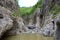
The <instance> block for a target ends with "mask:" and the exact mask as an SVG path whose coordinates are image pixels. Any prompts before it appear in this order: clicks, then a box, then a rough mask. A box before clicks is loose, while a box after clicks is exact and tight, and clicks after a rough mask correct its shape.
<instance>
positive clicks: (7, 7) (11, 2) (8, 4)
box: [0, 0, 18, 37]
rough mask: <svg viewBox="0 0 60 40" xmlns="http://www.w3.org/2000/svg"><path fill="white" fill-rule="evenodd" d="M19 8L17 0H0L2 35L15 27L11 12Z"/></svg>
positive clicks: (0, 32)
mask: <svg viewBox="0 0 60 40" xmlns="http://www.w3.org/2000/svg"><path fill="white" fill-rule="evenodd" d="M17 9H18V6H17V3H16V0H0V37H1V36H2V35H3V34H4V33H5V32H6V31H7V30H10V29H11V28H12V27H13V20H12V19H11V14H12V13H13V12H14V11H16V10H17Z"/></svg>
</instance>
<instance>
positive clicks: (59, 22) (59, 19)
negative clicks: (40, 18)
mask: <svg viewBox="0 0 60 40" xmlns="http://www.w3.org/2000/svg"><path fill="white" fill-rule="evenodd" d="M56 26H57V29H56V34H55V40H60V15H58V17H57V20H56Z"/></svg>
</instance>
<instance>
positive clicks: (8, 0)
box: [0, 0, 18, 11]
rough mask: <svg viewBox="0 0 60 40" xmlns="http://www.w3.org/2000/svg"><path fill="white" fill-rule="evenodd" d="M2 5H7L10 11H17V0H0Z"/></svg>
mask: <svg viewBox="0 0 60 40" xmlns="http://www.w3.org/2000/svg"><path fill="white" fill-rule="evenodd" d="M0 6H2V7H5V8H7V9H9V10H10V11H16V10H17V8H18V5H17V2H16V0H0Z"/></svg>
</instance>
